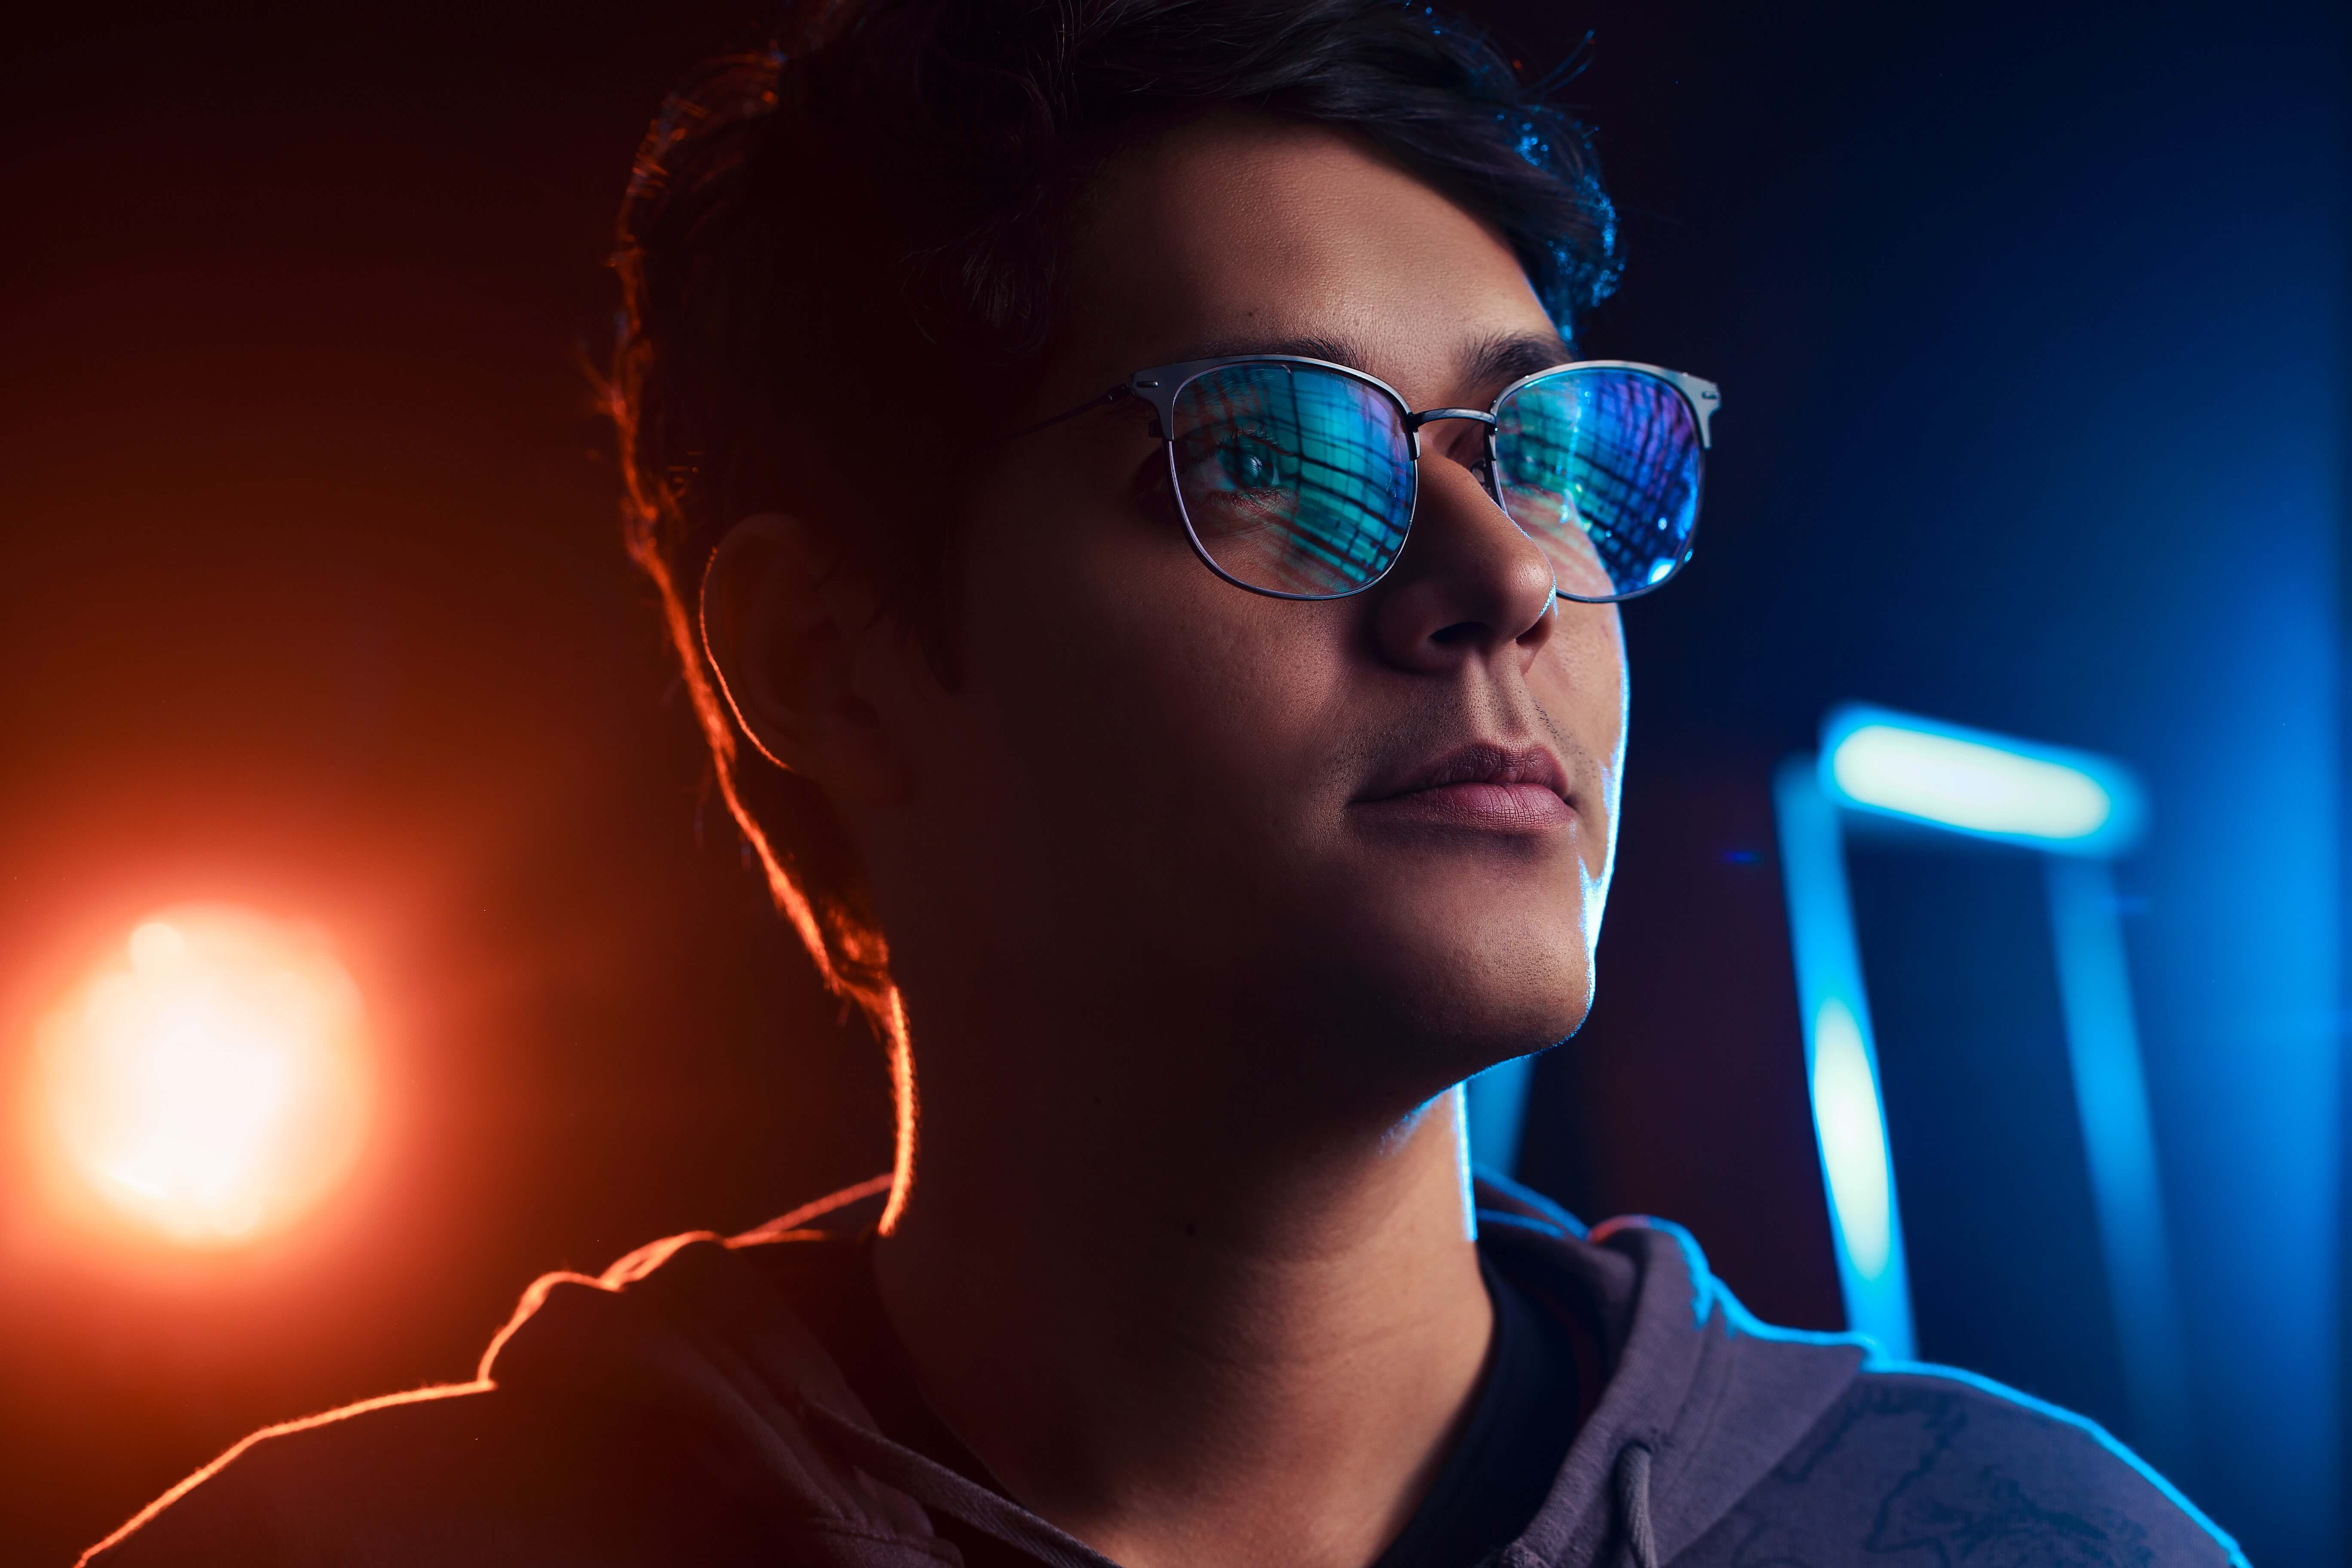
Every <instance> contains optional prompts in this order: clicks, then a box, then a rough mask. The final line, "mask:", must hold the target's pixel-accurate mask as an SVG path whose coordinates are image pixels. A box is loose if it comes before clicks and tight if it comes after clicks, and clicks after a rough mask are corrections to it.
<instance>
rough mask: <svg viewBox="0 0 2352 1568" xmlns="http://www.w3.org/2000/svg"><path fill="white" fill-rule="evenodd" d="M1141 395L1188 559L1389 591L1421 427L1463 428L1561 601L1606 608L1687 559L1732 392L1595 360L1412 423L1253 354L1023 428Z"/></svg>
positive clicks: (1165, 376)
mask: <svg viewBox="0 0 2352 1568" xmlns="http://www.w3.org/2000/svg"><path fill="white" fill-rule="evenodd" d="M1130 396H1132V397H1139V398H1141V399H1143V400H1144V401H1145V402H1146V403H1148V404H1150V405H1151V409H1152V412H1153V413H1154V414H1155V415H1157V416H1158V418H1157V420H1156V421H1155V422H1154V424H1153V426H1152V432H1151V433H1152V435H1153V436H1154V437H1157V438H1158V439H1159V440H1160V441H1161V442H1163V443H1165V444H1166V447H1167V451H1168V471H1169V478H1170V479H1171V481H1172V487H1173V489H1174V492H1175V496H1176V504H1177V508H1178V510H1179V511H1180V512H1181V515H1182V517H1183V520H1184V528H1185V531H1186V532H1187V533H1189V534H1190V535H1191V536H1192V548H1193V550H1194V551H1195V552H1197V553H1198V554H1199V555H1200V557H1201V559H1202V562H1204V563H1207V565H1208V567H1209V569H1210V570H1211V571H1213V572H1214V573H1216V574H1217V575H1219V576H1220V577H1223V578H1224V579H1225V580H1226V581H1227V582H1229V583H1232V584H1234V585H1235V586H1237V587H1242V588H1247V589H1249V590H1250V591H1251V592H1252V593H1256V594H1269V595H1274V596H1275V597H1276V598H1283V599H1338V598H1344V597H1345V596H1347V595H1350V594H1360V593H1362V592H1363V591H1364V590H1365V589H1367V588H1370V586H1372V584H1375V583H1378V582H1379V581H1380V580H1381V577H1383V576H1385V575H1386V574H1387V573H1388V571H1389V569H1390V568H1391V566H1394V565H1395V564H1396V561H1397V557H1398V556H1399V555H1400V554H1401V553H1402V552H1403V550H1404V542H1405V535H1406V532H1407V531H1408V530H1409V529H1410V528H1411V526H1412V515H1413V503H1414V500H1415V498H1416V496H1417V494H1418V492H1419V489H1420V480H1421V429H1422V426H1424V425H1430V424H1433V423H1435V422H1436V421H1438V420H1441V419H1467V420H1471V421H1474V422H1475V423H1477V424H1481V425H1484V426H1486V456H1485V458H1484V460H1483V461H1482V462H1480V463H1479V464H1477V465H1476V468H1477V471H1478V473H1479V477H1480V479H1481V480H1482V482H1483V483H1484V484H1485V486H1486V492H1487V493H1488V494H1489V495H1490V496H1492V497H1493V498H1494V500H1495V502H1496V505H1498V506H1500V507H1501V508H1502V509H1503V510H1504V512H1505V513H1506V514H1507V515H1508V516H1509V518H1510V519H1511V521H1513V522H1515V523H1517V525H1518V527H1519V529H1520V531H1522V532H1524V533H1525V534H1526V535H1527V536H1528V538H1529V539H1531V540H1533V541H1534V542H1536V544H1537V546H1538V548H1539V549H1541V550H1542V552H1543V553H1544V557H1545V559H1546V560H1547V561H1548V562H1549V563H1550V566H1551V571H1552V585H1553V588H1554V589H1555V591H1557V592H1558V594H1559V596H1560V597H1561V598H1563V599H1573V600H1576V601H1579V602H1580V603H1585V604H1608V603H1612V602H1613V601H1616V600H1619V599H1630V598H1632V597H1633V596H1634V595H1637V594H1646V593H1648V592H1649V591H1650V590H1651V589H1653V588H1655V587H1658V586H1659V585H1661V584H1664V582H1665V581H1666V579H1668V578H1669V577H1672V576H1673V575H1674V574H1675V573H1676V572H1678V571H1680V570H1681V569H1682V566H1683V563H1685V561H1687V560H1689V559H1690V552H1691V538H1692V535H1693V534H1694V533H1695V532H1696V530H1697V527H1698V496H1699V474H1700V468H1701V467H1702V454H1703V453H1704V452H1705V451H1706V447H1707V420H1708V418H1709V416H1712V415H1713V414H1714V412H1715V410H1716V408H1717V405H1718V404H1719V403H1720V401H1721V397H1722V395H1721V394H1720V393H1719V392H1717V389H1716V387H1715V385H1714V384H1712V383H1710V382H1705V381H1701V380H1699V379H1698V378H1697V377H1696V376H1691V375H1684V374H1680V373H1679V372H1676V371H1671V370H1660V369H1659V368H1657V367H1656V366H1654V365H1646V364H1634V363H1629V362H1626V361H1622V360H1584V361H1579V362H1577V363H1572V364H1563V365H1555V366H1553V367H1552V368H1551V369H1549V370H1546V371H1539V372H1538V373H1537V374H1534V375H1530V376H1526V377H1523V378H1521V379H1520V380H1518V381H1515V382H1513V383H1512V384H1510V385H1508V386H1507V387H1505V388H1504V389H1503V391H1502V394H1501V395H1499V396H1497V397H1496V399H1495V401H1494V404H1493V405H1492V406H1491V407H1488V408H1486V409H1476V408H1427V409H1423V410H1422V411H1421V412H1419V413H1415V412H1413V411H1412V409H1410V408H1408V407H1407V406H1406V405H1405V401H1404V399H1403V398H1402V397H1400V396H1398V395H1397V393H1396V391H1395V389H1393V388H1392V387H1391V386H1389V385H1388V384H1386V383H1385V382H1382V381H1379V380H1377V379H1375V378H1374V377H1372V376H1369V375H1366V374H1363V373H1362V372H1361V371H1358V370H1350V369H1349V367H1348V366H1346V365H1343V364H1333V363H1329V362H1328V361H1325V360H1317V359H1305V358H1301V357H1298V356H1296V355H1291V354H1255V355H1249V356H1245V357H1236V358H1230V359H1213V360H1194V361H1192V362H1190V363H1184V364H1171V365H1161V366H1160V367H1158V368H1157V369H1153V370H1143V371H1138V372H1137V373H1136V374H1134V375H1133V376H1131V377H1130V378H1129V380H1128V382H1127V384H1125V385H1123V386H1115V387H1113V388H1111V389H1110V390H1109V391H1108V392H1106V393H1105V394H1103V395H1101V396H1100V397H1097V398H1095V399H1092V400H1091V401H1089V402H1087V403H1086V404H1083V405H1080V406H1078V407H1076V408H1073V409H1070V410H1069V411H1067V412H1066V413H1064V414H1059V415H1056V416H1054V417H1053V418H1051V419H1048V420H1045V421H1044V422H1042V423H1041V424H1038V425H1034V426H1030V427H1029V428H1028V429H1026V430H1023V431H1020V432H1018V434H1019V435H1023V436H1026V435H1029V434H1032V433H1033V432H1034V431H1037V430H1042V429H1044V428H1045V426H1050V425H1058V424H1060V423H1062V422H1063V421H1064V420H1066V419H1072V418H1076V416H1078V415H1080V414H1083V413H1086V412H1087V411H1088V410H1090V409H1093V408H1096V407H1099V406H1102V405H1106V404H1110V403H1115V402H1118V401H1119V400H1120V399H1123V398H1126V397H1130Z"/></svg>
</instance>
